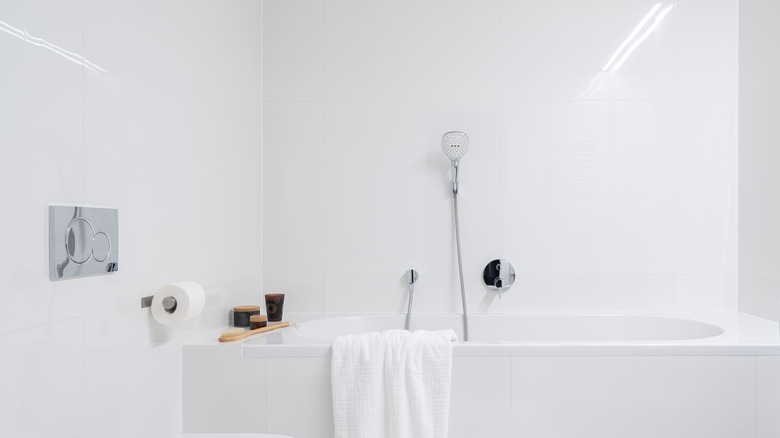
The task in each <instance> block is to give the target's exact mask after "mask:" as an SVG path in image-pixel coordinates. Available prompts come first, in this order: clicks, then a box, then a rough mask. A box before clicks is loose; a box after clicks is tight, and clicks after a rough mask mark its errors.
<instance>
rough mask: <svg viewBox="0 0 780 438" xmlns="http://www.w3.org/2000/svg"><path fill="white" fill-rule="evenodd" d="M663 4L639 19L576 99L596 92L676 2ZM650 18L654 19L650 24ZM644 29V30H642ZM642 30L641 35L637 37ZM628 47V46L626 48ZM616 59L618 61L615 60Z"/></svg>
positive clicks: (582, 98)
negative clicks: (664, 5)
mask: <svg viewBox="0 0 780 438" xmlns="http://www.w3.org/2000/svg"><path fill="white" fill-rule="evenodd" d="M662 6H663V3H656V4H655V5H653V7H652V8H651V9H650V12H648V13H647V14H646V15H645V16H644V17H643V18H642V20H640V21H639V24H637V25H636V27H635V28H634V30H633V31H631V33H630V34H629V35H628V37H627V38H626V39H625V40H624V41H623V42H622V43H621V44H620V46H618V48H617V50H615V53H613V54H612V56H611V57H610V58H609V61H607V63H606V64H605V65H604V68H602V69H601V71H600V72H599V73H597V74H596V76H595V77H594V78H593V79H592V80H591V81H590V84H588V87H587V88H586V89H585V91H583V92H582V93H580V95H579V96H577V98H576V100H585V99H588V98H590V97H592V96H593V95H594V94H596V93H597V92H598V91H599V90H600V89H601V87H602V86H603V85H604V83H605V82H606V81H607V79H608V77H609V74H610V73H614V72H616V71H617V70H618V69H619V68H620V67H621V66H622V65H623V64H624V63H625V62H626V60H627V59H628V58H629V56H631V53H633V52H634V50H635V49H636V48H637V47H639V45H640V44H642V41H644V40H646V39H647V38H648V37H649V36H650V35H651V34H652V33H653V32H654V31H655V29H656V28H657V27H658V25H659V24H661V21H662V20H663V19H664V17H666V15H667V14H668V13H669V11H671V10H672V8H674V3H672V4H670V5H668V6H666V7H665V8H663V9H661V7H662ZM659 10H660V12H659ZM650 20H653V21H652V23H650V25H649V26H648V23H649V22H650ZM643 29H644V32H642V30H643ZM640 32H641V35H640V36H639V37H637V35H639V34H640ZM626 47H628V48H627V49H626ZM621 55H622V56H621ZM615 60H618V61H617V62H615Z"/></svg>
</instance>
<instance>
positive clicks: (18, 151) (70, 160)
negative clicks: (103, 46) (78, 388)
mask: <svg viewBox="0 0 780 438" xmlns="http://www.w3.org/2000/svg"><path fill="white" fill-rule="evenodd" d="M0 10H2V18H0V30H2V32H0V52H2V53H3V54H4V57H5V58H6V59H8V60H9V62H7V63H6V64H7V65H6V68H4V69H2V70H3V71H2V72H0V81H2V84H4V85H3V86H2V88H3V99H2V101H1V102H0V144H1V145H2V147H0V187H2V188H0V202H1V203H2V205H3V206H4V207H3V210H4V211H5V214H3V215H2V218H0V229H2V232H0V233H1V234H0V238H2V240H3V242H4V247H6V248H13V249H12V250H9V251H2V254H0V279H2V283H3V284H4V289H5V290H4V293H3V296H4V298H3V299H4V304H3V306H0V333H2V332H6V331H9V330H15V329H21V328H24V327H30V326H34V325H38V324H44V323H48V322H53V321H58V320H63V319H67V318H71V317H74V316H77V315H79V314H80V312H81V298H82V285H81V282H80V281H79V280H74V281H69V282H52V281H50V280H49V272H48V269H49V268H48V242H49V240H48V239H49V237H48V219H49V218H48V211H47V206H48V205H49V204H51V203H73V204H78V203H81V202H82V201H83V197H82V195H83V193H82V189H83V163H82V160H81V157H82V141H83V131H82V124H83V117H82V104H83V88H82V74H83V71H82V70H83V67H81V65H80V62H81V61H80V60H81V59H83V58H81V56H82V54H83V50H82V43H81V41H82V26H81V12H82V8H81V2H80V1H63V2H52V1H39V2H17V1H11V2H7V3H4V4H3V6H2V7H0ZM28 308H38V309H42V311H39V312H33V313H28V312H23V311H20V309H28Z"/></svg>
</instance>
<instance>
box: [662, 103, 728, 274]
mask: <svg viewBox="0 0 780 438" xmlns="http://www.w3.org/2000/svg"><path fill="white" fill-rule="evenodd" d="M736 111H737V105H736V102H734V101H723V102H681V101H678V102H675V106H674V114H675V116H674V126H675V149H674V184H675V190H674V216H675V221H674V263H675V273H676V274H711V275H714V274H731V275H733V274H735V273H736V269H737V254H736V253H737V118H736Z"/></svg>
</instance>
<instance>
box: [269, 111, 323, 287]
mask: <svg viewBox="0 0 780 438" xmlns="http://www.w3.org/2000/svg"><path fill="white" fill-rule="evenodd" d="M323 117H324V116H323V108H322V104H321V103H310V102H265V104H264V111H263V122H264V123H263V125H264V126H265V129H264V131H263V145H264V166H263V173H262V174H263V182H264V190H263V193H262V199H263V208H264V210H263V211H264V218H263V219H264V221H263V227H264V228H263V236H264V245H263V251H264V252H265V253H266V255H267V256H266V257H265V259H264V266H263V272H264V273H266V274H268V275H293V274H298V275H316V274H322V273H323V272H324V264H325V260H324V241H325V235H324V233H323V225H324V223H325V221H324V220H325V218H324V214H325V199H326V197H325V190H327V185H328V184H327V181H326V179H325V178H326V176H325V175H326V174H329V173H330V172H333V171H338V168H337V169H331V168H328V167H327V166H325V163H324V160H325V159H326V158H325V157H326V155H327V153H326V150H325V147H324V145H323V130H324V126H323ZM329 152H330V151H329V150H328V153H329Z"/></svg>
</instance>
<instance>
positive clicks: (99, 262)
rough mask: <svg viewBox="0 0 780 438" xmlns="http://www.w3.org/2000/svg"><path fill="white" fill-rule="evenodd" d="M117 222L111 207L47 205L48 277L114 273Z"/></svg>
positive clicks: (116, 268)
mask: <svg viewBox="0 0 780 438" xmlns="http://www.w3.org/2000/svg"><path fill="white" fill-rule="evenodd" d="M118 219H119V213H118V211H117V210H116V209H113V208H96V207H75V206H59V205H52V206H49V278H50V279H52V280H59V279H63V278H69V277H80V276H86V275H97V274H105V273H110V272H115V271H117V270H118V269H119V264H118V262H119V257H118V256H119V254H118V253H119V223H118V222H119V221H118Z"/></svg>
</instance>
